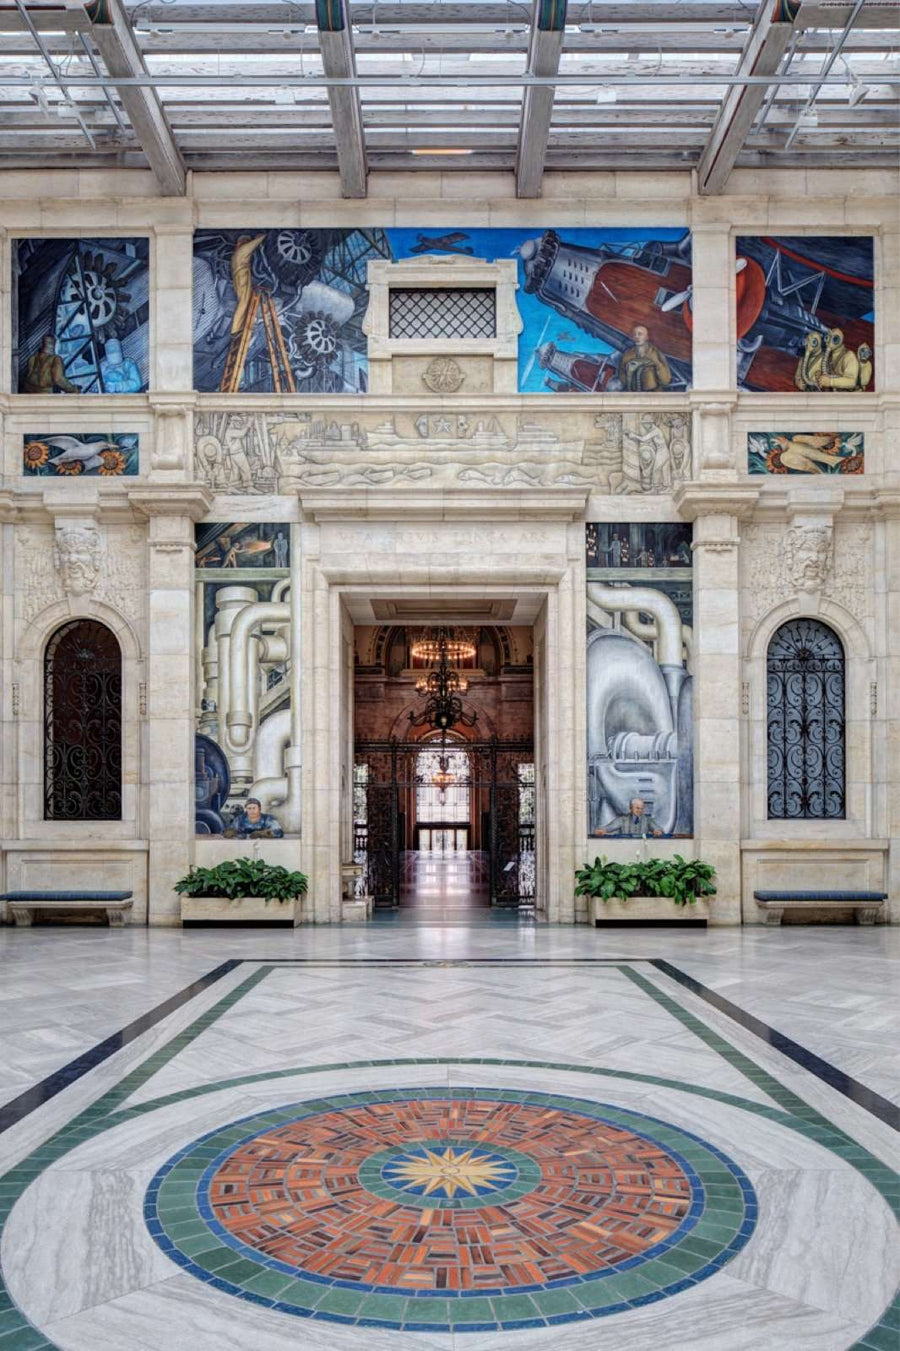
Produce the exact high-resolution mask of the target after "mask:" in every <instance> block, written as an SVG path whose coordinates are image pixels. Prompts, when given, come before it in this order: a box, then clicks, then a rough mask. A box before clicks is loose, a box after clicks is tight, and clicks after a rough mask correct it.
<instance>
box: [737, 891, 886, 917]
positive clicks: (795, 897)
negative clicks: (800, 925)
mask: <svg viewBox="0 0 900 1351" xmlns="http://www.w3.org/2000/svg"><path fill="white" fill-rule="evenodd" d="M753 898H754V900H755V901H756V903H757V905H759V906H761V907H762V909H763V910H764V912H765V916H766V923H767V924H780V923H781V921H782V918H783V916H784V911H785V907H786V906H790V907H791V909H792V910H793V909H795V908H796V909H801V910H802V909H810V910H812V909H815V908H816V907H818V908H819V909H820V910H821V909H822V908H823V907H825V906H836V907H838V908H839V909H844V910H852V911H853V913H854V916H855V918H856V922H857V924H874V923H875V919H876V916H877V915H878V912H879V910H880V909H881V907H882V906H883V905H884V903H885V901H886V900H887V892H886V891H754V893H753Z"/></svg>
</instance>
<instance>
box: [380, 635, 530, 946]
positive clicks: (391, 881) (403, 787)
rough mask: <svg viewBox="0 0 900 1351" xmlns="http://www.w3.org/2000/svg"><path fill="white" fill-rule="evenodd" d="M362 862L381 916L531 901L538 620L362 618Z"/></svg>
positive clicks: (520, 909)
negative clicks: (368, 621) (372, 622)
mask: <svg viewBox="0 0 900 1351" xmlns="http://www.w3.org/2000/svg"><path fill="white" fill-rule="evenodd" d="M354 632H355V673H354V694H355V698H354V770H353V775H354V782H353V840H354V860H355V862H356V863H358V864H360V865H361V867H362V877H361V879H360V887H361V889H362V890H363V891H364V892H365V893H366V894H368V895H370V896H372V898H373V901H374V906H375V909H376V911H383V912H392V913H395V914H399V915H402V917H404V918H408V919H421V920H430V921H436V922H447V921H453V920H454V919H456V920H460V921H471V920H476V919H478V918H486V917H488V916H491V915H494V914H499V913H500V912H505V913H506V914H510V913H515V914H522V915H525V916H529V915H530V914H533V910H534V898H535V876H536V873H535V807H536V802H535V772H534V739H533V703H534V681H533V674H534V661H533V643H532V633H531V629H530V628H525V627H521V628H517V627H515V626H501V625H493V626H478V627H475V628H471V627H469V628H466V627H464V626H460V625H455V626H447V625H440V624H435V625H417V626H406V625H383V626H373V627H371V628H370V627H369V626H364V625H358V626H356V628H355V630H354Z"/></svg>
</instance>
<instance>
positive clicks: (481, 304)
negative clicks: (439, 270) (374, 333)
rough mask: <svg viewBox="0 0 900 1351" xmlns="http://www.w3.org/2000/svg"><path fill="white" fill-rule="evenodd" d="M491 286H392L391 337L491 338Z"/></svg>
mask: <svg viewBox="0 0 900 1351" xmlns="http://www.w3.org/2000/svg"><path fill="white" fill-rule="evenodd" d="M495 297H496V292H495V291H494V290H493V288H492V287H477V288H470V289H464V288H462V287H430V286H428V287H422V288H421V289H415V290H413V289H408V290H406V289H402V290H401V289H393V288H392V289H391V292H390V335H391V337H392V338H493V337H495V336H496V332H497V317H496V304H495Z"/></svg>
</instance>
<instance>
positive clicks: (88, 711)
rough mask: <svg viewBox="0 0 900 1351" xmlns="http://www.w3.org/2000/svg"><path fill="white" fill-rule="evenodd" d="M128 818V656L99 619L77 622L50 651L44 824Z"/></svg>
mask: <svg viewBox="0 0 900 1351" xmlns="http://www.w3.org/2000/svg"><path fill="white" fill-rule="evenodd" d="M121 819H122V653H121V651H120V649H119V644H118V641H117V640H116V636H115V634H114V633H113V632H112V631H111V630H110V629H108V628H107V627H106V625H105V624H101V623H99V622H98V621H97V620H96V619H74V620H70V621H69V622H68V623H66V624H63V625H62V627H61V628H58V629H57V630H56V632H55V633H54V634H53V635H52V636H51V638H50V640H49V642H48V643H47V648H46V651H45V653H44V820H45V821H120V820H121Z"/></svg>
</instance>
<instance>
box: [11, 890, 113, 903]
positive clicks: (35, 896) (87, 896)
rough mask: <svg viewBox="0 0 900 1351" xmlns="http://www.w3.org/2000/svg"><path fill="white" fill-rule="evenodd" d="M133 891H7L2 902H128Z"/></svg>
mask: <svg viewBox="0 0 900 1351" xmlns="http://www.w3.org/2000/svg"><path fill="white" fill-rule="evenodd" d="M133 895H134V892H133V891H6V892H4V893H3V895H0V901H40V902H41V904H42V905H43V904H45V903H46V904H47V905H52V903H53V902H54V901H97V902H103V901H127V900H130V899H131V897H132V896H133Z"/></svg>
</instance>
